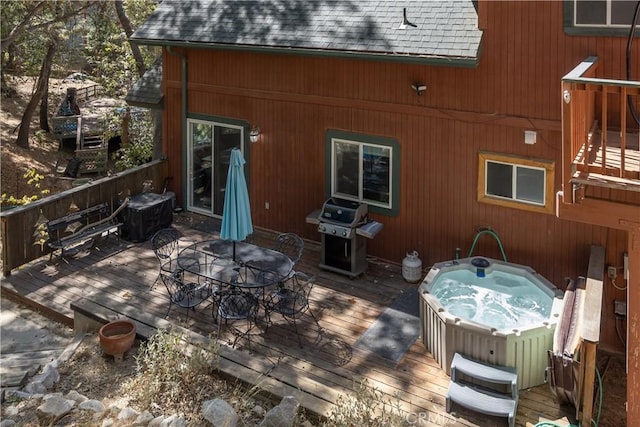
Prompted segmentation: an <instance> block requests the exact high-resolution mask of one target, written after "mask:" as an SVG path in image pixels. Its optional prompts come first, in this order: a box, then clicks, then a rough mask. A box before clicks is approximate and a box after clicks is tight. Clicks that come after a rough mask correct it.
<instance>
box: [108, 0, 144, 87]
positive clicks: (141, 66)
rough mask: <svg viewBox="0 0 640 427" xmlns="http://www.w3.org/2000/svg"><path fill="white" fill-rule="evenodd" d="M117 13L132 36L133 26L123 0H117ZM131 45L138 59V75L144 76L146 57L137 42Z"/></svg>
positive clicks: (129, 35) (124, 27) (125, 30)
mask: <svg viewBox="0 0 640 427" xmlns="http://www.w3.org/2000/svg"><path fill="white" fill-rule="evenodd" d="M114 3H115V6H116V13H117V14H118V20H119V21H120V25H121V26H122V29H123V30H124V32H125V34H126V35H127V38H130V37H131V34H133V28H131V22H130V21H129V17H127V13H126V12H125V10H124V6H123V5H122V0H115V2H114ZM129 46H130V47H131V53H132V54H133V58H134V59H135V60H136V66H137V68H138V75H139V77H142V76H143V75H144V73H145V72H146V71H147V68H146V67H145V65H144V59H143V58H142V53H140V49H139V48H138V45H137V44H134V43H129Z"/></svg>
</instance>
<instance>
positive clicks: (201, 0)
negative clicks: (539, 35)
mask: <svg viewBox="0 0 640 427" xmlns="http://www.w3.org/2000/svg"><path fill="white" fill-rule="evenodd" d="M405 14H406V15H405ZM405 16H406V20H405V19H404V18H405ZM481 38H482V31H480V30H479V29H478V17H477V13H476V10H475V8H474V4H473V2H472V1H471V0H447V1H433V0H431V1H429V0H426V1H416V0H414V1H411V0H409V1H389V0H380V1H371V0H342V1H334V0H277V1H276V0H253V1H252V0H209V1H207V0H187V1H176V0H164V1H163V2H162V3H161V4H160V5H159V6H158V8H157V9H156V10H155V11H154V12H153V14H152V15H151V16H150V17H149V18H148V19H147V21H146V22H145V23H144V24H142V25H141V26H140V27H139V28H138V29H137V30H136V31H135V33H134V34H133V35H132V36H131V41H132V42H136V43H140V44H149V45H167V46H169V45H171V46H185V45H188V46H193V47H211V48H218V49H220V48H227V49H251V50H255V51H271V52H287V53H298V54H316V55H318V54H319V55H337V56H354V55H358V56H373V57H386V58H389V59H401V60H418V61H423V62H431V63H444V64H449V65H452V66H456V65H457V66H475V65H476V63H477V60H478V55H479V51H480V42H481Z"/></svg>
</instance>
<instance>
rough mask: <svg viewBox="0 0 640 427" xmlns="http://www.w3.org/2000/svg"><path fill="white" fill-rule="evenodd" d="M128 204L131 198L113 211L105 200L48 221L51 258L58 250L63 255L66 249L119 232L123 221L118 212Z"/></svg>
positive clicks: (48, 244) (48, 243)
mask: <svg viewBox="0 0 640 427" xmlns="http://www.w3.org/2000/svg"><path fill="white" fill-rule="evenodd" d="M127 204H129V198H127V199H125V201H124V202H123V203H122V204H121V205H120V206H119V207H118V209H116V210H115V211H114V212H113V213H111V209H110V208H109V203H107V202H104V203H100V204H98V205H95V206H91V207H89V208H87V209H83V210H81V211H78V212H72V213H70V214H67V215H65V216H63V217H61V218H56V219H53V220H51V221H48V222H47V223H46V225H45V227H46V229H47V234H48V235H49V240H48V242H47V246H49V247H50V248H51V249H52V251H51V255H50V257H49V259H51V257H53V253H54V252H55V251H57V250H59V251H60V256H61V257H62V256H64V253H65V251H68V250H71V249H73V248H77V247H80V246H82V245H84V244H85V243H87V242H89V241H91V240H93V239H95V238H97V237H101V236H105V235H106V236H108V235H109V234H111V233H119V231H120V227H121V226H122V223H121V222H120V221H119V220H118V214H119V213H120V211H122V209H124V208H125V207H126V206H127Z"/></svg>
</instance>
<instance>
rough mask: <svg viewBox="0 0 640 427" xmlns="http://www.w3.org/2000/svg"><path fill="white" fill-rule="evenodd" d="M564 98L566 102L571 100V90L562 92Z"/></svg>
mask: <svg viewBox="0 0 640 427" xmlns="http://www.w3.org/2000/svg"><path fill="white" fill-rule="evenodd" d="M562 99H564V103H565V104H568V103H570V102H571V92H569V91H568V90H565V91H564V92H562Z"/></svg>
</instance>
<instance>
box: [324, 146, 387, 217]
mask: <svg viewBox="0 0 640 427" xmlns="http://www.w3.org/2000/svg"><path fill="white" fill-rule="evenodd" d="M393 155H394V153H393V147H391V146H389V145H383V144H374V143H369V142H362V141H354V140H348V139H342V138H331V196H335V197H339V198H342V199H347V200H354V201H357V202H362V203H367V204H368V205H370V206H378V207H381V208H386V209H392V208H393V206H392V200H393V197H392V196H393V195H392V191H393V185H392V184H393V183H392V179H393V173H394V171H393Z"/></svg>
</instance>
